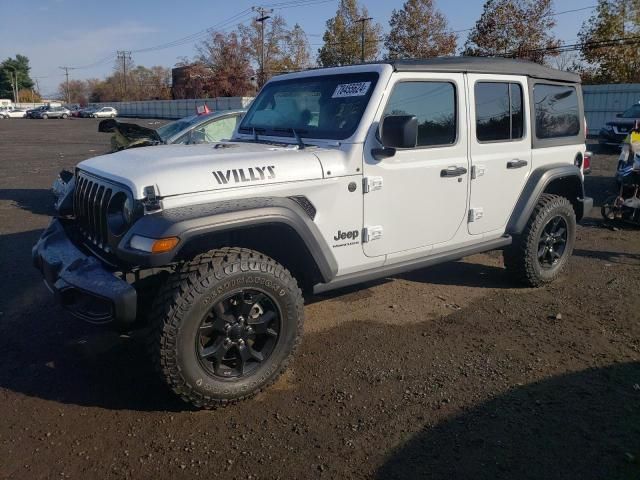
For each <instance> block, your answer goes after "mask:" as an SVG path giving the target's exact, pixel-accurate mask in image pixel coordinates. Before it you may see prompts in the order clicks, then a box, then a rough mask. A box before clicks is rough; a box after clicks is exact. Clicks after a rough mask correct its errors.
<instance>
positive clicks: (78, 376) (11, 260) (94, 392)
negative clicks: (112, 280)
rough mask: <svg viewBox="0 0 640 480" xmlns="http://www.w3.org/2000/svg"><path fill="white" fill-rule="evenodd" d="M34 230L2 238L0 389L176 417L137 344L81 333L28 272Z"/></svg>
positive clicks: (93, 331)
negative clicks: (165, 412)
mask: <svg viewBox="0 0 640 480" xmlns="http://www.w3.org/2000/svg"><path fill="white" fill-rule="evenodd" d="M39 235H40V230H33V231H28V232H22V233H17V234H8V235H0V264H1V265H2V268H3V275H4V280H6V281H5V282H3V287H2V289H0V388H5V389H8V390H11V391H14V392H19V393H22V394H24V395H28V396H32V397H37V398H43V399H47V400H52V401H56V402H61V403H68V404H74V405H84V406H98V407H102V408H107V409H116V410H119V409H128V410H139V411H180V410H189V409H190V408H189V406H188V405H187V404H184V403H183V402H181V401H180V400H178V399H176V398H175V397H174V396H173V395H171V394H170V392H169V391H168V389H167V388H166V387H165V385H164V384H162V382H161V381H160V380H159V379H158V376H157V374H156V373H155V372H153V370H152V366H151V362H150V361H149V358H148V354H147V350H146V348H145V346H144V345H143V342H142V341H141V340H139V339H129V338H122V337H120V336H118V335H116V334H115V333H113V332H112V331H111V330H110V329H108V328H106V327H95V326H92V325H87V324H85V323H84V322H82V321H80V320H76V319H74V318H73V317H71V316H70V315H69V314H68V313H67V312H66V311H64V310H63V309H62V308H61V307H59V306H58V304H57V302H56V301H55V300H54V299H53V296H52V295H51V294H50V293H49V291H48V290H47V289H46V288H45V286H44V285H43V282H42V278H41V276H40V273H39V272H38V271H37V270H36V269H35V268H34V267H33V266H32V261H31V247H32V246H33V244H34V243H35V242H36V241H37V239H38V237H39Z"/></svg>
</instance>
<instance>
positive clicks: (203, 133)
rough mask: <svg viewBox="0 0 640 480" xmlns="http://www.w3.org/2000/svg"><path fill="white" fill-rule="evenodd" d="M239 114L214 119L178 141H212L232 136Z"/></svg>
mask: <svg viewBox="0 0 640 480" xmlns="http://www.w3.org/2000/svg"><path fill="white" fill-rule="evenodd" d="M238 118H239V116H233V117H227V118H221V119H218V120H213V121H211V122H209V123H206V124H204V125H200V126H199V127H197V128H194V129H193V130H192V131H191V133H190V134H187V135H184V136H183V137H181V138H180V140H178V141H177V142H176V143H191V144H193V143H212V142H219V141H220V140H227V139H229V138H231V135H232V134H233V131H234V130H235V128H236V125H237V123H238Z"/></svg>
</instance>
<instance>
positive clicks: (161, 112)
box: [91, 97, 253, 119]
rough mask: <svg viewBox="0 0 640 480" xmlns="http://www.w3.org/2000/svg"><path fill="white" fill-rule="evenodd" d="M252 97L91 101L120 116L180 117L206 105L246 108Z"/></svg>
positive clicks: (217, 107) (213, 108) (232, 108)
mask: <svg viewBox="0 0 640 480" xmlns="http://www.w3.org/2000/svg"><path fill="white" fill-rule="evenodd" d="M252 100H253V97H218V98H195V99H187V100H148V101H143V102H102V103H92V104H91V105H94V106H99V107H114V108H115V109H116V110H118V116H120V117H139V118H170V119H175V118H182V117H188V116H189V115H195V114H196V113H197V111H196V109H197V108H198V107H201V106H203V105H206V106H207V107H208V108H209V110H211V111H212V112H214V111H219V110H241V109H244V108H247V107H248V106H249V104H250V103H251V101H252Z"/></svg>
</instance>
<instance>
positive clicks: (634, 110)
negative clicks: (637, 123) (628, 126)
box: [622, 105, 640, 118]
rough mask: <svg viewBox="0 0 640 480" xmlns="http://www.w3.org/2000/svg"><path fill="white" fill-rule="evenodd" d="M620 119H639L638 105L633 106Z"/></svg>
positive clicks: (639, 107) (639, 108)
mask: <svg viewBox="0 0 640 480" xmlns="http://www.w3.org/2000/svg"><path fill="white" fill-rule="evenodd" d="M622 118H640V105H634V106H633V107H631V108H630V109H629V110H627V111H626V112H624V113H623V114H622Z"/></svg>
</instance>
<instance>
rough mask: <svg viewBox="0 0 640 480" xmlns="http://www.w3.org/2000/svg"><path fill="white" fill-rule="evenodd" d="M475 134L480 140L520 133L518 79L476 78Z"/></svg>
mask: <svg viewBox="0 0 640 480" xmlns="http://www.w3.org/2000/svg"><path fill="white" fill-rule="evenodd" d="M474 93H475V103H476V137H477V139H478V141H480V142H496V141H510V140H517V139H520V138H522V136H523V135H524V115H523V114H522V87H521V86H520V84H519V83H507V82H477V83H476V86H475V92H474Z"/></svg>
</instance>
